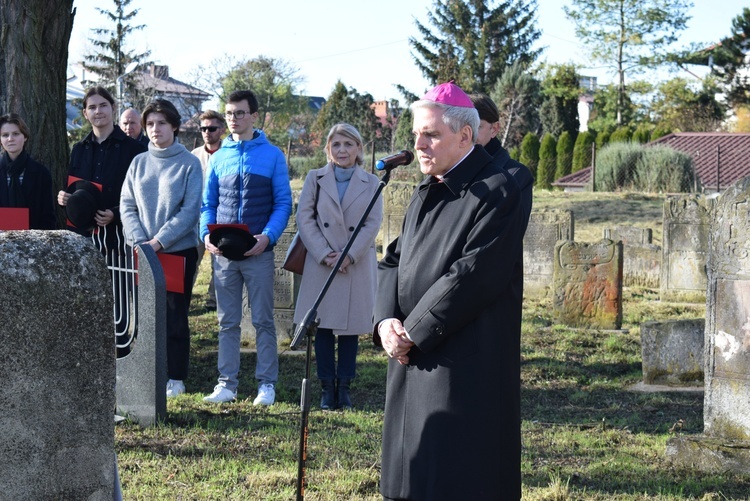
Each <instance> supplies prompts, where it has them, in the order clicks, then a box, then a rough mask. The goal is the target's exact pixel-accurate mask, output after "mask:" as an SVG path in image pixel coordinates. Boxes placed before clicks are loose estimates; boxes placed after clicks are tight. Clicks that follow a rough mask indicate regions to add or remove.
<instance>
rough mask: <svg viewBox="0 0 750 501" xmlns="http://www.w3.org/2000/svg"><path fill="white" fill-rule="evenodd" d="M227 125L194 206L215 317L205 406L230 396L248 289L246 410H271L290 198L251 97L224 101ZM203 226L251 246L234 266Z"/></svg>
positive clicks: (282, 166) (282, 162)
mask: <svg viewBox="0 0 750 501" xmlns="http://www.w3.org/2000/svg"><path fill="white" fill-rule="evenodd" d="M226 119H227V125H228V127H229V130H230V132H231V135H229V136H228V137H227V138H226V139H225V140H224V142H223V143H222V147H221V148H220V149H219V151H217V152H216V153H214V154H213V155H212V156H211V159H210V160H209V163H208V169H207V170H206V179H205V185H204V192H203V204H202V206H201V223H200V235H201V238H202V239H203V241H204V243H205V244H206V249H207V250H208V251H209V252H211V253H212V254H213V256H214V285H215V289H216V303H217V312H218V317H219V382H218V384H217V385H216V387H215V388H214V391H213V393H212V394H211V395H209V396H207V397H205V398H204V400H205V401H207V402H215V403H221V402H229V401H231V400H234V399H235V398H236V397H237V385H238V380H237V376H238V374H239V370H240V338H241V329H240V322H241V320H242V290H243V288H245V287H247V291H248V301H249V303H250V309H251V312H252V322H253V326H254V327H255V340H256V348H257V351H258V362H257V365H256V368H255V378H256V379H257V381H258V396H257V397H256V398H255V400H254V401H253V403H254V404H255V405H271V404H273V403H274V401H275V398H276V392H275V384H276V380H277V379H278V374H279V356H278V352H277V345H276V328H275V326H274V320H273V277H274V269H275V266H274V256H273V247H274V245H275V244H276V241H277V240H278V239H279V237H280V236H281V233H282V232H283V231H284V229H285V228H286V224H287V221H288V220H289V216H290V215H291V213H292V191H291V189H290V187H289V172H288V170H287V166H286V159H285V158H284V154H283V153H282V152H281V150H280V149H279V148H277V147H276V146H273V145H272V144H271V143H269V142H268V140H267V139H266V136H265V134H264V133H263V131H260V130H256V129H255V128H254V127H253V125H254V124H255V121H256V120H257V119H258V101H257V99H256V98H255V95H254V94H253V93H252V92H251V91H249V90H245V91H236V92H233V93H232V94H230V95H229V99H228V102H227V105H226ZM209 224H245V225H247V227H248V228H249V230H250V233H251V234H252V235H253V236H254V237H255V239H256V240H257V243H256V244H255V245H254V246H253V247H252V248H250V249H249V250H248V251H247V252H245V253H244V256H242V258H241V259H238V260H233V259H229V258H227V257H225V256H223V255H222V252H221V250H219V248H218V247H216V246H215V245H213V244H212V243H211V241H210V238H209V229H208V225H209Z"/></svg>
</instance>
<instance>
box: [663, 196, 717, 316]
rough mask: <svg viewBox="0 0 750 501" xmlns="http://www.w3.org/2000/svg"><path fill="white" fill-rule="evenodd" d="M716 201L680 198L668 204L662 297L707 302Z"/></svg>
mask: <svg viewBox="0 0 750 501" xmlns="http://www.w3.org/2000/svg"><path fill="white" fill-rule="evenodd" d="M712 207H713V199H708V198H706V197H704V196H703V195H677V196H672V197H669V198H668V199H667V200H665V201H664V232H663V235H662V260H661V280H660V284H659V285H660V290H661V298H662V300H665V301H690V302H703V301H705V299H706V258H707V255H708V232H709V227H710V222H711V210H712Z"/></svg>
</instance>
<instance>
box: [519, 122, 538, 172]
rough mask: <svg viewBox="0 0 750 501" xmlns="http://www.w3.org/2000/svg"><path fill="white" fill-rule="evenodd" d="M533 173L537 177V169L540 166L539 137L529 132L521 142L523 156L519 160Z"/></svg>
mask: <svg viewBox="0 0 750 501" xmlns="http://www.w3.org/2000/svg"><path fill="white" fill-rule="evenodd" d="M518 161H519V162H521V163H522V164H524V165H525V166H526V167H528V168H529V170H530V171H531V175H532V176H534V177H537V174H536V169H537V166H538V165H539V136H537V135H536V134H534V133H533V132H528V133H527V134H526V135H525V136H524V137H523V141H521V155H520V157H519V159H518Z"/></svg>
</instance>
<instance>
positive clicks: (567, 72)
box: [539, 64, 582, 137]
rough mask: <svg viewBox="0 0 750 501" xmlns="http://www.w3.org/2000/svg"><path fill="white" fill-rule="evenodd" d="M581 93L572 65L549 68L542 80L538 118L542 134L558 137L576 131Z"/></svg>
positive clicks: (576, 74)
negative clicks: (541, 100) (566, 132)
mask: <svg viewBox="0 0 750 501" xmlns="http://www.w3.org/2000/svg"><path fill="white" fill-rule="evenodd" d="M581 93H582V91H581V85H580V82H579V78H578V73H577V72H576V68H575V66H574V65H572V64H563V65H557V66H553V67H551V68H550V71H549V72H548V73H547V75H546V76H545V78H544V79H543V80H542V94H543V95H544V102H543V103H542V110H541V111H540V113H539V118H540V119H541V121H542V129H543V130H544V132H548V133H550V134H552V135H553V136H555V137H558V136H560V134H562V132H563V131H566V130H568V131H576V130H578V125H579V124H578V98H579V96H580V95H581Z"/></svg>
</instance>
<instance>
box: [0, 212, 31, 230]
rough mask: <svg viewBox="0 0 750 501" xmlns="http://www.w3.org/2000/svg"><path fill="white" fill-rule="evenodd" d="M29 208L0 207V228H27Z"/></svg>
mask: <svg viewBox="0 0 750 501" xmlns="http://www.w3.org/2000/svg"><path fill="white" fill-rule="evenodd" d="M28 229H29V209H27V208H26V207H0V230H28Z"/></svg>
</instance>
